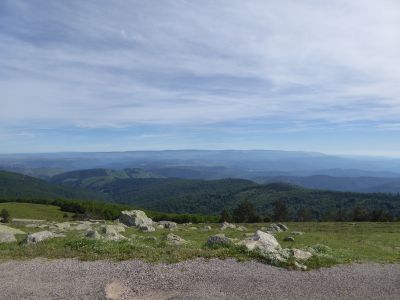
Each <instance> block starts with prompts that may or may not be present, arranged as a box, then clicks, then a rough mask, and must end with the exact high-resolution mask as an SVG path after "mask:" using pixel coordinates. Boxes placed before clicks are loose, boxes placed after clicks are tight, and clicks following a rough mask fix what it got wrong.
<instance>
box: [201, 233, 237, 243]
mask: <svg viewBox="0 0 400 300" xmlns="http://www.w3.org/2000/svg"><path fill="white" fill-rule="evenodd" d="M207 245H208V246H229V245H232V240H231V239H230V238H228V237H226V236H225V235H224V234H216V235H213V236H210V237H209V238H208V240H207Z"/></svg>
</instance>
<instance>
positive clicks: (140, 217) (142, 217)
mask: <svg viewBox="0 0 400 300" xmlns="http://www.w3.org/2000/svg"><path fill="white" fill-rule="evenodd" d="M119 221H120V222H121V223H123V224H125V225H127V226H129V227H139V226H142V225H144V226H152V225H153V220H152V219H150V218H148V217H147V215H146V213H145V212H144V211H141V210H124V211H122V212H121V215H120V216H119Z"/></svg>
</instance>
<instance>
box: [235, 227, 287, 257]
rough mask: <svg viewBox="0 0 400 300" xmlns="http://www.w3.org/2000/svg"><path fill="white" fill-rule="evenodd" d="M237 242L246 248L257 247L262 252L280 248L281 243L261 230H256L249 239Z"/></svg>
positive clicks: (252, 248) (274, 250) (253, 248)
mask: <svg viewBox="0 0 400 300" xmlns="http://www.w3.org/2000/svg"><path fill="white" fill-rule="evenodd" d="M239 244H240V245H244V246H246V248H247V249H248V250H255V249H259V250H261V251H262V252H264V253H270V252H276V251H278V250H280V249H281V245H279V243H278V241H277V240H276V238H275V237H274V236H273V235H272V234H269V233H266V232H263V231H261V230H257V231H256V234H255V235H254V236H253V237H252V238H251V239H246V240H243V241H241V242H240V243H239Z"/></svg>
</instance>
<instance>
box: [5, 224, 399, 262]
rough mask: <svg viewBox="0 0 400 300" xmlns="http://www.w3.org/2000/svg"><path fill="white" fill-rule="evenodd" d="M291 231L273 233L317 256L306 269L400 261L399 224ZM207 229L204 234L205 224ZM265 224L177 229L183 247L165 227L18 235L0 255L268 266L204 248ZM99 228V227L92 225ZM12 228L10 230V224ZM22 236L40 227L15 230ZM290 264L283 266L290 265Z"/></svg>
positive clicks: (246, 254)
mask: <svg viewBox="0 0 400 300" xmlns="http://www.w3.org/2000/svg"><path fill="white" fill-rule="evenodd" d="M285 224H287V225H288V227H289V231H287V232H283V233H279V234H277V235H276V237H277V239H278V240H279V242H280V243H281V245H282V247H284V248H298V249H306V250H307V249H308V250H310V251H313V252H314V253H316V254H317V255H315V256H313V257H312V258H311V259H310V260H308V262H307V263H306V265H307V266H308V267H309V268H310V269H313V268H320V267H328V266H332V265H335V264H343V263H352V262H383V263H400V235H399V232H400V223H285ZM206 225H209V226H211V228H212V229H211V230H208V231H206V230H203V228H204V226H206ZM268 225H269V224H265V223H264V224H245V227H246V228H247V231H245V232H241V231H238V230H236V229H227V230H225V231H221V230H220V225H219V224H197V225H196V226H194V227H196V228H197V229H190V227H191V226H193V225H189V226H185V225H179V226H178V228H177V229H176V230H174V231H173V233H174V234H176V235H179V236H180V237H182V238H184V239H185V240H186V241H187V243H186V244H185V245H181V246H174V245H168V243H166V235H167V234H168V233H170V232H171V231H170V230H167V229H157V230H156V231H155V232H150V233H145V232H141V231H138V230H137V229H134V228H128V229H127V230H126V231H125V232H123V233H122V234H123V235H124V236H125V237H128V238H129V239H128V240H124V241H118V242H112V241H104V240H87V239H84V238H83V232H75V231H71V232H68V233H67V236H66V237H65V238H55V239H52V240H48V241H45V242H42V243H39V244H37V245H24V244H23V243H22V242H21V240H22V239H23V237H18V239H19V242H18V243H11V244H0V257H1V259H2V260H6V259H30V258H35V257H48V258H78V259H81V260H98V259H111V260H117V261H119V260H126V259H141V260H144V261H147V262H155V263H159V262H166V263H174V262H179V261H183V260H187V259H194V258H197V257H203V258H206V259H211V258H220V259H226V258H235V259H237V260H239V261H246V260H257V261H260V262H263V263H267V264H269V263H271V259H270V258H268V257H266V256H265V255H263V254H262V253H259V252H257V251H248V250H247V249H246V248H245V247H243V246H238V245H232V246H229V247H216V248H210V247H206V246H205V244H206V241H207V239H208V237H209V236H211V235H215V234H217V233H219V234H220V233H224V234H225V235H226V236H227V237H229V238H232V239H234V240H235V241H240V240H243V239H244V238H246V233H254V232H255V231H256V230H258V229H260V228H261V227H264V226H268ZM96 226H100V225H96ZM13 227H14V226H13ZM19 228H21V229H23V230H25V231H26V232H28V231H30V232H32V231H38V229H32V228H25V229H24V228H23V227H19ZM291 231H302V232H304V234H303V235H294V238H295V241H294V242H285V241H284V240H283V239H284V238H285V237H286V236H289V235H291ZM293 265H294V261H289V262H288V263H286V264H284V265H282V266H285V267H289V268H290V267H292V266H293Z"/></svg>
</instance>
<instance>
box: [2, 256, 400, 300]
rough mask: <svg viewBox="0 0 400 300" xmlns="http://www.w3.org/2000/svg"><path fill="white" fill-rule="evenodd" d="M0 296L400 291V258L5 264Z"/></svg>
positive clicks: (363, 294)
mask: <svg viewBox="0 0 400 300" xmlns="http://www.w3.org/2000/svg"><path fill="white" fill-rule="evenodd" d="M0 298H1V299H156V300H157V299H159V300H161V299H274V300H275V299H400V265H399V264H386V265H381V264H354V265H346V266H337V267H333V268H328V269H321V270H316V271H308V272H301V271H287V270H284V269H279V268H276V267H271V266H267V265H263V264H260V263H256V262H245V263H239V262H236V261H234V260H210V261H206V260H203V259H198V260H194V261H186V262H182V263H178V264H173V265H165V264H158V265H153V264H147V263H144V262H142V261H138V260H132V261H124V262H117V263H115V262H109V261H95V262H80V261H77V260H73V259H67V260H45V259H35V260H30V261H9V262H4V263H1V264H0Z"/></svg>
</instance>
